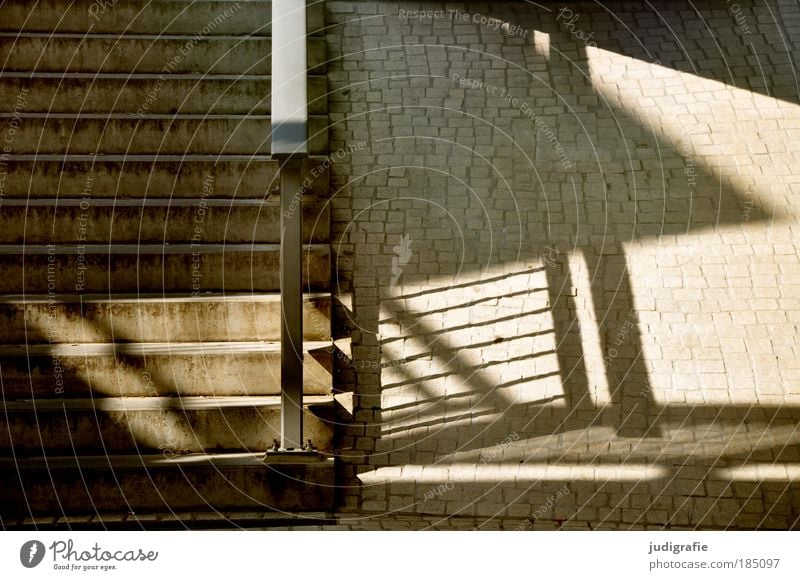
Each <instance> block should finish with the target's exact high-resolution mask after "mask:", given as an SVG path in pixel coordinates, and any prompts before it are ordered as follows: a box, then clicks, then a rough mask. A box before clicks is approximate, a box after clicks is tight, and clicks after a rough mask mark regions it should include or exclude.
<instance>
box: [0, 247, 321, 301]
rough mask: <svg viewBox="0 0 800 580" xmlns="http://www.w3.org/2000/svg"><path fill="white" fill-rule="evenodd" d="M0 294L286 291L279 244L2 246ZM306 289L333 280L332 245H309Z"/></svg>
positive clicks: (312, 289) (317, 288) (313, 289)
mask: <svg viewBox="0 0 800 580" xmlns="http://www.w3.org/2000/svg"><path fill="white" fill-rule="evenodd" d="M0 268H2V271H3V273H4V276H3V277H2V278H0V294H22V293H27V292H31V293H34V294H36V293H39V294H41V293H48V292H54V293H64V294H66V293H73V292H79V293H84V292H86V293H106V292H129V293H130V292H137V291H138V292H168V293H172V292H187V293H189V292H192V293H199V292H214V291H223V290H224V291H226V292H270V291H278V290H279V289H280V280H279V273H280V246H279V245H278V244H224V245H222V244H193V245H192V244H167V245H161V244H139V245H136V244H113V245H107V244H96V245H89V244H87V245H85V246H77V245H64V244H59V245H53V246H47V245H23V246H20V245H0ZM303 277H304V287H305V289H306V290H307V291H310V292H316V291H323V290H326V289H327V288H328V287H329V285H330V247H329V246H328V245H327V244H318V245H317V244H314V245H307V246H305V248H304V252H303Z"/></svg>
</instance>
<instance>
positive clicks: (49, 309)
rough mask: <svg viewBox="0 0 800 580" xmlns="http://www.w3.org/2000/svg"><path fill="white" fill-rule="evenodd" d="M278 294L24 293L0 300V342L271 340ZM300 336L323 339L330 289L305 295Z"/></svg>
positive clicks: (276, 335)
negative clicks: (130, 294)
mask: <svg viewBox="0 0 800 580" xmlns="http://www.w3.org/2000/svg"><path fill="white" fill-rule="evenodd" d="M279 298H280V296H279V294H241V295H237V294H234V293H226V294H224V295H213V294H212V295H199V296H191V295H186V296H181V295H173V296H170V297H169V298H164V297H162V296H158V295H151V296H148V295H144V294H140V295H138V296H127V297H126V296H117V297H113V298H109V297H108V296H91V295H81V296H79V295H74V296H59V297H58V298H57V299H56V298H55V297H53V298H52V299H51V298H48V297H47V296H46V295H44V296H35V295H31V294H26V295H25V296H5V297H3V298H2V301H0V344H14V343H36V342H39V340H40V339H41V335H42V333H46V335H47V337H48V338H49V340H50V342H54V343H77V342H109V341H110V340H111V339H113V340H116V341H117V342H168V341H178V342H198V341H201V340H205V341H217V342H218V341H226V340H230V341H237V342H240V341H264V340H266V341H277V340H279V339H280V334H281V329H280V299H279ZM303 336H304V338H305V340H308V341H322V340H330V338H331V324H330V297H328V296H326V295H318V296H317V295H310V296H306V298H305V301H304V308H303Z"/></svg>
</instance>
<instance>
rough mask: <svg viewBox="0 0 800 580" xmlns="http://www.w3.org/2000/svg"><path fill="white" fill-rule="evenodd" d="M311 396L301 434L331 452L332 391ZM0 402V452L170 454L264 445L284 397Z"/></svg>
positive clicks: (274, 434)
mask: <svg viewBox="0 0 800 580" xmlns="http://www.w3.org/2000/svg"><path fill="white" fill-rule="evenodd" d="M306 401H307V402H305V404H304V408H305V413H304V420H303V433H304V436H305V437H307V438H309V439H311V440H312V441H313V442H314V444H315V445H316V446H317V447H319V449H320V450H323V451H329V450H330V449H331V442H332V425H331V424H330V422H329V416H331V413H330V411H331V410H332V406H333V397H332V396H311V397H308V398H307V400H306ZM0 407H1V408H2V409H3V414H2V416H0V453H2V454H3V455H5V456H6V457H8V456H12V453H13V457H16V458H19V457H24V456H26V455H38V454H42V453H45V454H47V455H51V454H56V455H57V454H64V453H70V452H72V453H74V450H76V449H79V450H80V453H81V454H92V453H96V454H101V453H134V454H135V453H146V452H148V451H150V452H152V451H153V450H162V451H163V452H165V453H166V454H167V455H169V454H173V453H176V454H180V453H186V452H194V453H203V452H208V451H213V450H233V449H235V450H241V451H266V449H267V448H268V447H269V446H270V445H271V444H272V441H273V439H277V438H279V437H280V428H281V409H280V397H279V396H271V397H227V398H225V397H213V398H193V397H136V398H131V397H121V398H111V399H109V398H95V399H49V400H48V399H37V400H35V401H14V402H9V401H4V402H2V403H0ZM326 408H327V409H328V410H327V411H326V410H325V409H326ZM310 409H316V410H317V412H319V413H322V415H323V417H320V416H318V415H317V414H315V413H314V412H312V411H311V410H310ZM12 447H13V452H12Z"/></svg>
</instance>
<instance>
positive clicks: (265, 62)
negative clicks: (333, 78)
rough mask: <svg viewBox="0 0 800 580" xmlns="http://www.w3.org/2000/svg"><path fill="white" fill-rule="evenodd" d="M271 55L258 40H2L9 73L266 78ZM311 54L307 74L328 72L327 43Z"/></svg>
mask: <svg viewBox="0 0 800 580" xmlns="http://www.w3.org/2000/svg"><path fill="white" fill-rule="evenodd" d="M151 34H152V31H151ZM194 34H197V31H195V32H194ZM271 54H272V42H271V40H270V39H269V38H255V37H251V38H247V37H243V38H234V39H227V38H226V39H220V38H214V37H205V38H200V39H195V36H194V35H191V36H186V37H184V38H181V39H175V40H173V39H164V38H160V39H156V38H148V39H129V38H125V37H119V38H97V37H94V38H93V37H91V36H89V37H80V38H59V37H55V38H46V37H45V38H39V37H33V38H31V37H20V38H14V37H10V38H9V37H5V38H0V62H3V63H6V65H5V68H4V70H6V71H23V72H24V71H36V72H91V73H98V72H101V73H172V74H175V73H198V72H199V73H207V74H250V75H268V74H270V73H271V68H272V59H271V58H270V55H271ZM307 55H308V68H309V73H310V74H322V73H324V72H325V71H324V63H325V40H324V39H322V38H310V39H309V40H308V51H307ZM146 96H147V95H146V94H145V95H142V97H143V98H144V97H146Z"/></svg>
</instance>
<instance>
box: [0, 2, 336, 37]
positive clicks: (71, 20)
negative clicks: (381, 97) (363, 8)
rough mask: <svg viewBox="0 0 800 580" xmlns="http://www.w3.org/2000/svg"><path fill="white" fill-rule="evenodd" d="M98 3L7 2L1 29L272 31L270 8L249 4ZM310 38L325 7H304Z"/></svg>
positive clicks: (318, 30) (1, 14)
mask: <svg viewBox="0 0 800 580" xmlns="http://www.w3.org/2000/svg"><path fill="white" fill-rule="evenodd" d="M105 4H106V5H108V6H107V7H106V8H105V9H103V8H104V6H103V5H104V3H103V2H98V1H97V0H50V1H49V2H34V3H31V2H30V0H5V1H4V2H3V3H2V5H0V29H2V30H10V31H14V32H17V31H25V32H36V31H39V32H52V31H56V32H86V31H87V30H89V29H90V28H91V30H92V32H101V33H113V32H116V33H126V34H128V33H130V34H140V33H148V32H153V31H154V30H157V31H160V32H163V33H164V34H191V35H195V34H204V35H206V36H211V35H219V34H222V35H225V34H228V35H230V34H250V33H258V34H264V35H268V34H270V32H271V28H272V25H271V23H272V2H268V1H262V0H248V1H246V2H245V1H238V2H232V1H230V0H151V1H150V2H147V3H144V4H143V3H138V2H116V3H113V5H112V3H110V2H106V3H105ZM306 26H307V27H308V33H309V34H315V35H316V34H322V33H323V28H324V26H325V10H324V4H323V3H322V2H310V3H308V4H307V7H306Z"/></svg>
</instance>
